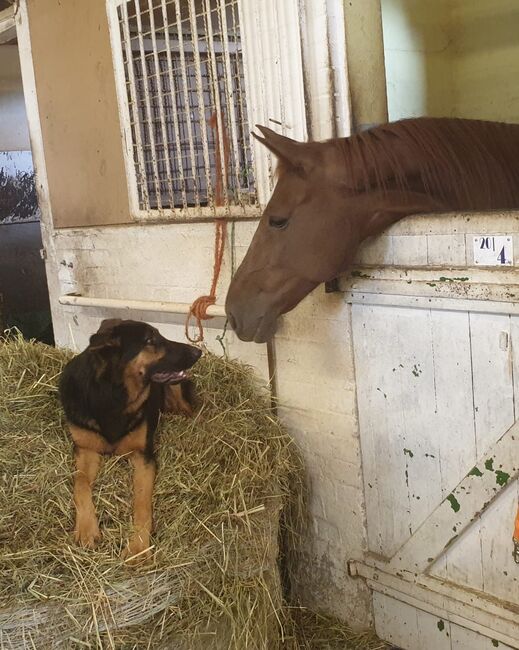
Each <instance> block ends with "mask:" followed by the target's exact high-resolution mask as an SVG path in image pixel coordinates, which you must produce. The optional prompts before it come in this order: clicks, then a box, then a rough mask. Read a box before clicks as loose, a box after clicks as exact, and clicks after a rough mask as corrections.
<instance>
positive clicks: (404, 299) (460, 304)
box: [345, 282, 519, 315]
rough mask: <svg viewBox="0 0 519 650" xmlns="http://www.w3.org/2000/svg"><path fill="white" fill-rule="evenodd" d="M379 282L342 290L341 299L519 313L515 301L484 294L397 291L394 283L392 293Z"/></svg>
mask: <svg viewBox="0 0 519 650" xmlns="http://www.w3.org/2000/svg"><path fill="white" fill-rule="evenodd" d="M381 285H382V283H381V282H379V283H373V285H372V287H370V292H367V291H363V292H362V291H357V290H355V291H348V290H347V291H346V292H345V300H346V302H349V303H351V304H363V305H380V306H385V307H407V308H412V309H443V310H449V311H469V312H472V313H481V314H505V315H509V314H514V315H518V314H519V302H518V301H513V302H507V301H504V300H491V299H488V298H487V297H486V294H483V295H481V296H479V297H478V298H471V299H467V300H464V299H460V298H456V297H454V296H451V297H441V298H438V297H434V296H431V297H427V296H415V295H401V294H398V293H397V292H398V291H400V287H398V286H395V287H394V288H393V291H394V292H395V293H393V294H391V293H387V291H388V290H390V287H384V286H381ZM371 289H372V290H373V293H371Z"/></svg>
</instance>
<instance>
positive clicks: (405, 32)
mask: <svg viewBox="0 0 519 650" xmlns="http://www.w3.org/2000/svg"><path fill="white" fill-rule="evenodd" d="M381 5H382V20H383V31H384V54H385V61H386V75H387V95H388V110H389V118H390V119H391V120H396V119H401V118H403V117H415V116H420V115H430V116H436V117H442V116H446V117H449V116H453V117H466V118H479V119H490V120H503V121H509V122H516V121H519V95H518V93H517V92H516V80H517V78H518V77H519V39H518V38H517V34H518V32H519V4H518V3H517V2H516V0H436V1H435V2H430V1H429V0H382V3H381Z"/></svg>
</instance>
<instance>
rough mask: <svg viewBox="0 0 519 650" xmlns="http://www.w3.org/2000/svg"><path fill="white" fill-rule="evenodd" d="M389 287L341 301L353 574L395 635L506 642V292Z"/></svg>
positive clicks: (512, 508)
mask: <svg viewBox="0 0 519 650" xmlns="http://www.w3.org/2000/svg"><path fill="white" fill-rule="evenodd" d="M400 298H401V297H399V296H393V297H391V296H387V295H386V296H378V297H377V296H376V295H374V294H373V295H372V296H371V299H370V298H369V297H368V299H367V300H366V296H365V295H364V296H361V297H358V296H357V298H355V296H354V297H353V298H352V300H351V302H352V303H353V305H352V318H353V337H354V353H355V368H356V377H357V390H358V408H359V423H360V433H361V448H362V462H363V474H364V483H365V494H366V515H367V536H368V553H367V554H366V558H365V561H364V562H362V563H354V564H353V565H352V567H351V568H352V572H354V573H355V572H356V573H357V574H360V575H362V576H364V577H366V578H367V579H368V583H369V585H370V587H371V588H372V589H373V590H374V612H375V620H376V627H377V631H378V633H379V634H380V636H381V637H382V638H384V639H386V640H388V641H391V642H392V643H394V644H395V645H397V646H400V647H402V648H406V649H408V650H418V649H419V650H454V649H457V650H461V649H464V650H465V649H466V650H482V649H483V648H494V647H500V648H519V564H516V563H515V562H514V559H513V556H512V551H513V543H512V534H513V525H514V518H515V512H516V508H517V503H518V482H517V475H518V472H519V422H516V420H517V417H518V411H519V315H516V314H517V303H514V305H512V304H511V303H510V304H509V305H508V306H507V305H506V304H503V303H500V304H499V305H497V303H496V305H497V306H496V310H495V311H492V309H493V307H492V305H491V304H489V303H486V302H482V301H473V302H471V301H466V300H464V301H456V300H450V301H449V300H446V301H445V300H436V301H435V300H429V299H426V298H424V299H421V300H418V299H417V300H415V306H414V307H411V306H408V305H409V300H407V299H406V300H401V299H400ZM366 302H367V303H368V304H366ZM482 305H484V308H482ZM472 306H473V307H472ZM467 307H469V308H468V309H467ZM507 310H508V311H507Z"/></svg>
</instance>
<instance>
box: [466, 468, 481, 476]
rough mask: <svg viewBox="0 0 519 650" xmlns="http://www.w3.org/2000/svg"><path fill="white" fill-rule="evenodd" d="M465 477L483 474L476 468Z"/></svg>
mask: <svg viewBox="0 0 519 650" xmlns="http://www.w3.org/2000/svg"><path fill="white" fill-rule="evenodd" d="M467 476H483V472H482V471H481V470H480V469H479V468H478V467H475V466H474V467H473V468H472V469H471V470H470V472H469V473H468V474H467Z"/></svg>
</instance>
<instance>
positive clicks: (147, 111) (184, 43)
mask: <svg viewBox="0 0 519 650" xmlns="http://www.w3.org/2000/svg"><path fill="white" fill-rule="evenodd" d="M108 8H109V15H110V23H111V35H112V47H113V50H114V61H115V70H116V76H117V80H118V91H119V103H120V108H121V120H122V125H123V130H124V133H125V142H126V163H127V172H128V176H129V179H128V180H129V186H130V198H131V203H132V208H133V209H134V211H135V212H137V213H138V214H139V215H140V216H146V215H151V216H153V214H157V213H159V214H161V213H167V214H168V215H172V216H179V217H186V216H191V217H193V216H194V217H204V216H215V215H218V214H227V215H233V216H240V215H247V214H250V213H251V212H256V211H257V208H256V207H255V206H256V193H255V187H254V178H253V174H252V160H251V149H250V139H249V125H248V120H247V106H246V97H245V85H244V71H243V58H242V46H241V39H240V25H239V13H238V0H108Z"/></svg>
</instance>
